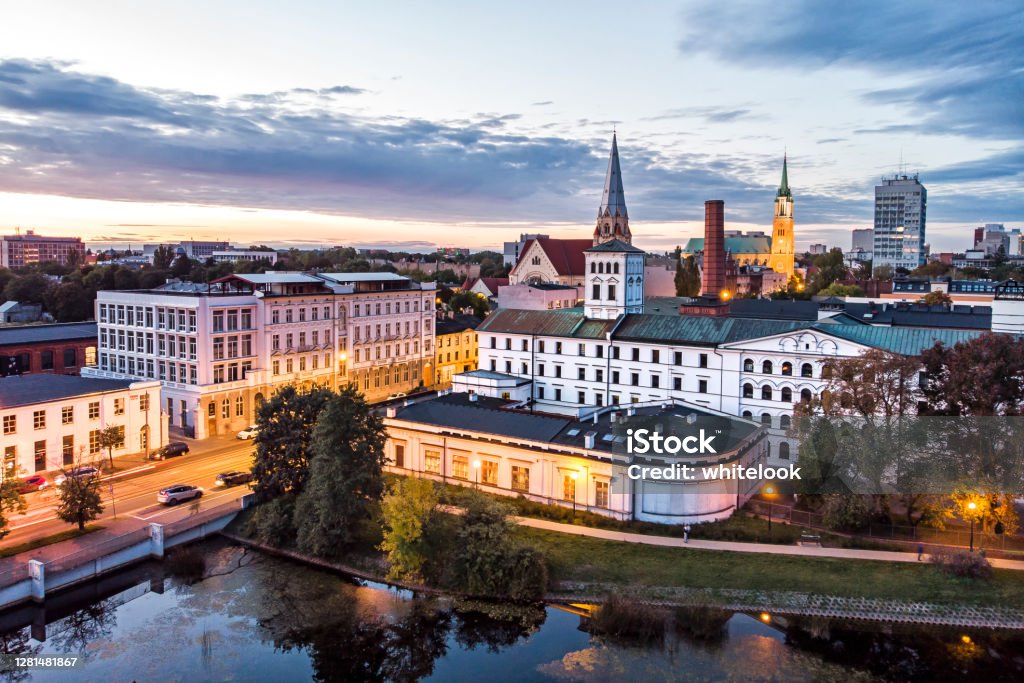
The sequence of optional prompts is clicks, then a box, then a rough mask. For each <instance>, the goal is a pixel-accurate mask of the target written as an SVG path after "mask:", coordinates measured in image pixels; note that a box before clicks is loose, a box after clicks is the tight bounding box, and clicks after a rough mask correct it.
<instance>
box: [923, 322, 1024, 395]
mask: <svg viewBox="0 0 1024 683" xmlns="http://www.w3.org/2000/svg"><path fill="white" fill-rule="evenodd" d="M921 362H922V363H923V365H924V370H925V378H926V381H925V382H924V383H923V385H922V386H921V392H922V393H923V394H924V397H925V399H926V401H927V406H928V410H927V412H928V413H929V414H932V415H1021V414H1022V412H1024V339H1019V338H1017V337H1014V336H1011V335H1008V334H999V333H996V332H986V333H985V334H982V335H981V336H978V337H975V338H973V339H971V340H970V341H966V342H958V343H957V344H955V345H954V346H946V345H945V344H943V343H941V342H936V344H935V346H933V347H931V348H928V349H925V350H924V351H923V352H922V353H921Z"/></svg>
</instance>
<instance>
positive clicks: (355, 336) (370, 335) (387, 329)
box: [352, 318, 433, 343]
mask: <svg viewBox="0 0 1024 683" xmlns="http://www.w3.org/2000/svg"><path fill="white" fill-rule="evenodd" d="M432 321H433V319H432V318H428V319H425V320H424V321H423V332H424V333H425V334H430V326H431V324H432ZM402 329H403V327H402V323H401V322H396V323H395V326H394V333H392V327H391V323H384V324H383V325H380V324H378V325H375V326H371V325H363V326H362V327H360V326H359V325H355V326H354V327H353V328H352V342H353V343H357V342H359V341H373V340H378V339H388V338H391V337H403V336H404V337H418V336H419V334H420V323H419V321H418V320H406V321H405V327H404V329H405V333H404V334H403V333H402Z"/></svg>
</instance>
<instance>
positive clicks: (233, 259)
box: [211, 250, 277, 265]
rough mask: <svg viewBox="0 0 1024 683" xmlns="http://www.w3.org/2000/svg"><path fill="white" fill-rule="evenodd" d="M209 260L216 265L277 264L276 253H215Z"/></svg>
mask: <svg viewBox="0 0 1024 683" xmlns="http://www.w3.org/2000/svg"><path fill="white" fill-rule="evenodd" d="M211 258H212V259H213V260H214V261H216V262H217V263H237V262H239V261H254V262H255V261H266V262H268V263H269V264H270V265H274V264H275V263H277V252H276V251H251V250H238V251H215V252H213V254H212V255H211Z"/></svg>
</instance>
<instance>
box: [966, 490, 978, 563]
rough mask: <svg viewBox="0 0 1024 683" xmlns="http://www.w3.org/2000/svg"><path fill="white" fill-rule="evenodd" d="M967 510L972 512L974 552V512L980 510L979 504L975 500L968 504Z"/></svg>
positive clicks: (972, 545)
mask: <svg viewBox="0 0 1024 683" xmlns="http://www.w3.org/2000/svg"><path fill="white" fill-rule="evenodd" d="M967 509H968V510H970V511H971V552H972V553H973V552H974V511H975V510H977V509H978V504H977V503H975V502H974V501H973V500H972V501H971V502H970V503H968V504H967Z"/></svg>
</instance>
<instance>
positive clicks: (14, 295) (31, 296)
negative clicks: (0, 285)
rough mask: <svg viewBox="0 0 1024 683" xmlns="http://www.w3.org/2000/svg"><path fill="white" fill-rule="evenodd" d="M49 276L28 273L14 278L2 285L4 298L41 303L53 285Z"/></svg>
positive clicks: (25, 302) (24, 302) (26, 302)
mask: <svg viewBox="0 0 1024 683" xmlns="http://www.w3.org/2000/svg"><path fill="white" fill-rule="evenodd" d="M53 286H54V285H53V282H51V280H50V278H48V277H46V276H45V275H43V274H42V273H29V274H28V275H23V276H21V277H17V278H14V279H13V280H11V281H10V282H8V283H7V286H6V287H4V300H6V301H18V302H21V303H23V304H42V303H44V302H45V301H46V295H47V292H48V291H49V290H50V289H51V288H52V287H53Z"/></svg>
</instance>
